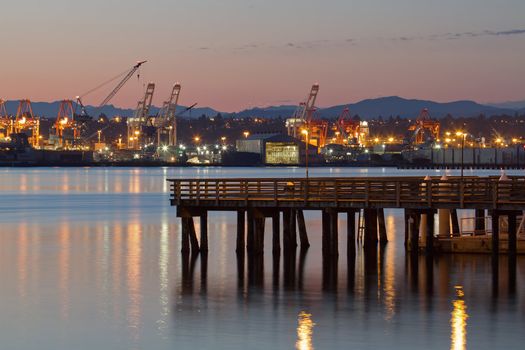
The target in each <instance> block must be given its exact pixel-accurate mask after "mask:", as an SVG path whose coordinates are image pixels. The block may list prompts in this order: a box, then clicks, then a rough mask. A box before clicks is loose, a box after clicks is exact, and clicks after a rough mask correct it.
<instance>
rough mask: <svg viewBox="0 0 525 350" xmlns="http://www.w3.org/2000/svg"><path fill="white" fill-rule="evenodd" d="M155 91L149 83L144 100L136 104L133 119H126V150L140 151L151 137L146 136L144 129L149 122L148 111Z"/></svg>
mask: <svg viewBox="0 0 525 350" xmlns="http://www.w3.org/2000/svg"><path fill="white" fill-rule="evenodd" d="M154 91H155V84H154V83H149V84H148V86H147V87H146V92H145V93H144V98H143V99H142V100H140V101H138V103H137V109H136V110H135V115H134V116H133V118H129V119H128V148H129V149H140V148H141V147H142V146H145V145H146V144H147V143H148V141H150V140H148V138H149V137H151V136H152V135H148V134H147V132H146V128H147V127H148V121H149V110H150V108H151V102H152V100H153V92H154Z"/></svg>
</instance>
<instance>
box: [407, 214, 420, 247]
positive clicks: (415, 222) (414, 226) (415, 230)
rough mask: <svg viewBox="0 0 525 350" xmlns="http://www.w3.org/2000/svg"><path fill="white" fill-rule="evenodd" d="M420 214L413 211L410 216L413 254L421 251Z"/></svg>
mask: <svg viewBox="0 0 525 350" xmlns="http://www.w3.org/2000/svg"><path fill="white" fill-rule="evenodd" d="M419 215H420V214H419V213H418V212H416V211H413V212H412V213H411V215H410V219H409V222H410V235H411V236H410V251H411V253H412V254H417V252H418V251H419V221H420V220H419V218H418V216H419Z"/></svg>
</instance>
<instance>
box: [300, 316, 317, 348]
mask: <svg viewBox="0 0 525 350" xmlns="http://www.w3.org/2000/svg"><path fill="white" fill-rule="evenodd" d="M297 320H298V323H299V324H298V326H297V342H295V348H296V349H298V350H313V349H314V346H313V344H312V335H313V328H314V326H315V323H314V322H313V321H312V315H311V314H309V313H306V312H305V311H301V312H300V313H299V316H298V319H297Z"/></svg>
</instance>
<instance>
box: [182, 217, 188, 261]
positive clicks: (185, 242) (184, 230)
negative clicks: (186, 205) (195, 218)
mask: <svg viewBox="0 0 525 350" xmlns="http://www.w3.org/2000/svg"><path fill="white" fill-rule="evenodd" d="M181 224H182V225H181V229H182V230H181V249H180V251H181V252H182V253H183V254H187V253H189V252H190V232H189V225H188V218H187V217H182V218H181Z"/></svg>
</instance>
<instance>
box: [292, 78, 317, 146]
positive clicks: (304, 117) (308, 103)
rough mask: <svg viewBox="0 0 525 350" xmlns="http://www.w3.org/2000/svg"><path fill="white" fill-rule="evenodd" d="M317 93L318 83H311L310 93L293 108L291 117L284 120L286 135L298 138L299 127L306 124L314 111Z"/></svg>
mask: <svg viewBox="0 0 525 350" xmlns="http://www.w3.org/2000/svg"><path fill="white" fill-rule="evenodd" d="M318 93H319V84H317V83H316V84H314V85H312V88H311V89H310V93H309V94H308V96H307V97H306V100H305V101H304V102H301V103H300V104H299V107H298V108H297V109H296V110H295V113H294V115H293V116H292V118H288V119H287V120H286V128H287V130H288V135H290V136H293V137H295V138H299V137H300V136H301V135H300V133H301V131H300V129H301V127H303V126H304V125H305V124H307V123H308V122H309V121H310V120H311V119H312V115H313V114H314V112H315V100H316V99H317V94H318Z"/></svg>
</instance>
